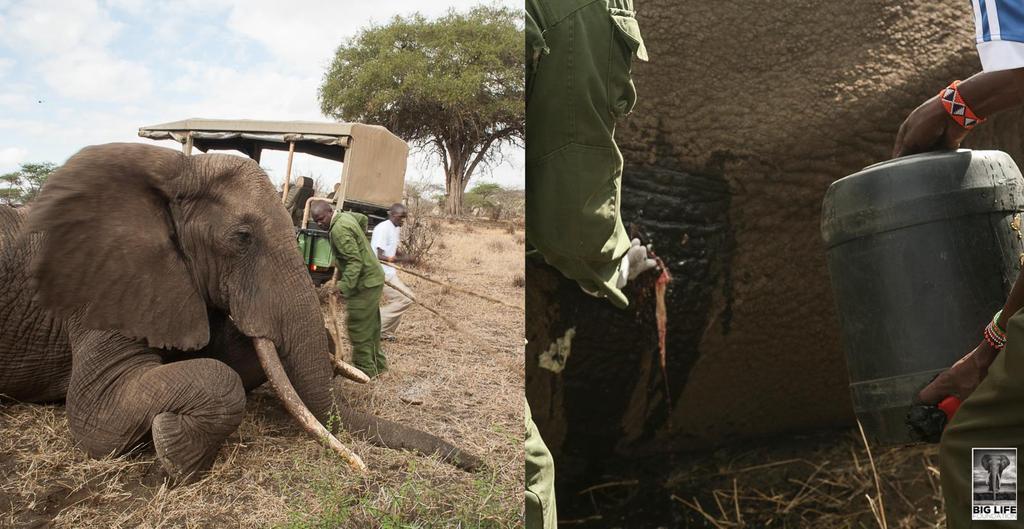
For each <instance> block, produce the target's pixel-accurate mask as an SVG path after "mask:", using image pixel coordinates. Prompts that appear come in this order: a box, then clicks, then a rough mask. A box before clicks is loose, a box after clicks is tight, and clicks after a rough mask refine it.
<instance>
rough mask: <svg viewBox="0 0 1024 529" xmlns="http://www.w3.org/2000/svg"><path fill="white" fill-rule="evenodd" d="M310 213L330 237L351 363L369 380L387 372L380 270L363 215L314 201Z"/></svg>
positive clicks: (382, 286)
mask: <svg viewBox="0 0 1024 529" xmlns="http://www.w3.org/2000/svg"><path fill="white" fill-rule="evenodd" d="M310 214H311V216H312V217H313V220H315V221H316V223H317V224H319V225H320V226H321V227H322V228H324V229H329V231H330V234H331V247H332V249H333V250H334V258H335V260H336V261H337V266H338V270H339V272H340V276H339V277H338V290H340V291H341V295H342V296H344V297H345V309H346V312H347V313H348V321H347V323H348V339H349V341H350V342H352V364H353V365H354V366H356V367H357V368H359V369H360V370H361V371H362V372H363V373H366V375H367V376H369V377H371V378H372V377H375V376H377V375H379V374H381V373H383V372H384V371H387V369H388V361H387V358H385V357H384V351H382V350H381V348H380V296H381V292H383V289H384V271H383V269H382V268H381V266H380V262H379V261H377V256H376V255H374V253H373V252H372V251H370V242H369V241H368V240H366V229H367V228H366V226H367V219H366V215H362V214H360V213H354V212H351V211H342V212H340V213H338V214H337V215H334V218H331V216H332V215H333V214H334V209H333V208H331V206H329V205H328V204H327V203H326V202H314V203H313V205H312V206H311V207H310Z"/></svg>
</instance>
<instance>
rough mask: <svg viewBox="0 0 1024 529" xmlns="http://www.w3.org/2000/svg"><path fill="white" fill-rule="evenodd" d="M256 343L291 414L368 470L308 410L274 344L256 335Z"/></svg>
mask: <svg viewBox="0 0 1024 529" xmlns="http://www.w3.org/2000/svg"><path fill="white" fill-rule="evenodd" d="M253 345H254V346H255V347H256V355H257V356H258V357H259V360H260V365H261V366H263V371H264V372H265V373H266V375H267V380H268V381H270V385H271V386H272V387H273V388H274V392H275V393H277V396H278V398H279V399H281V402H282V403H284V407H285V409H286V410H288V413H289V414H291V416H292V417H294V418H295V420H296V421H297V422H298V423H299V424H300V425H301V426H302V428H303V429H304V430H306V432H307V433H309V434H310V435H311V436H312V437H314V438H315V439H317V440H319V441H320V442H321V443H323V444H324V445H325V446H327V447H328V448H330V449H331V450H333V451H334V452H336V453H337V454H338V455H339V456H341V458H342V459H344V460H345V461H346V462H347V463H348V464H349V466H351V467H352V468H353V469H355V470H356V471H358V472H366V464H364V463H363V460H362V458H360V457H359V456H358V455H356V454H355V453H354V452H352V451H351V450H349V449H348V448H347V447H346V446H345V445H343V444H342V443H341V441H339V440H338V439H337V438H336V437H334V435H332V434H331V432H329V431H328V430H327V428H324V426H323V425H322V424H320V421H318V420H317V418H316V417H315V416H313V414H312V413H311V412H310V411H309V408H307V407H306V405H305V404H303V402H302V399H300V398H299V394H298V393H296V392H295V388H294V387H293V386H292V383H291V381H289V380H288V375H287V374H286V373H285V371H284V366H282V365H281V358H280V357H279V356H278V355H277V348H276V347H274V343H273V342H271V341H270V340H267V339H265V338H254V339H253Z"/></svg>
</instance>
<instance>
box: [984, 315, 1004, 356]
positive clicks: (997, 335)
mask: <svg viewBox="0 0 1024 529" xmlns="http://www.w3.org/2000/svg"><path fill="white" fill-rule="evenodd" d="M1002 313H1003V311H1002V310H1000V311H999V312H996V315H995V316H993V317H992V321H990V322H988V325H986V326H985V331H984V332H983V333H982V336H983V337H984V338H985V341H986V342H988V344H989V345H991V346H992V348H993V349H995V350H996V351H1002V350H1003V348H1004V347H1006V331H1004V330H1003V329H1001V328H999V323H998V321H999V315H1000V314H1002Z"/></svg>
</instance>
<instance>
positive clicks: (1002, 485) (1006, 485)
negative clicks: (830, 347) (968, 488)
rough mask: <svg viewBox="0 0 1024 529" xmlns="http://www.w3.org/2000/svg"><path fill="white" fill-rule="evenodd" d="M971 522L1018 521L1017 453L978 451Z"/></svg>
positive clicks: (1011, 450) (975, 449)
mask: <svg viewBox="0 0 1024 529" xmlns="http://www.w3.org/2000/svg"><path fill="white" fill-rule="evenodd" d="M972 452H973V457H972V458H971V459H972V461H973V463H972V464H973V466H974V468H973V470H972V474H973V476H974V479H973V480H972V481H973V482H974V483H973V484H972V489H973V491H972V492H973V497H974V501H973V505H972V510H971V518H972V519H974V520H1016V519H1017V449H1016V448H974V449H973V450H972Z"/></svg>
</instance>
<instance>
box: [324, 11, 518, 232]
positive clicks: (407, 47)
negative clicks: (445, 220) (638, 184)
mask: <svg viewBox="0 0 1024 529" xmlns="http://www.w3.org/2000/svg"><path fill="white" fill-rule="evenodd" d="M523 39H524V36H523V29H522V13H521V11H516V10H513V9H509V8H499V7H488V6H480V7H475V8H473V9H471V10H470V11H468V12H466V13H458V12H455V11H449V12H448V14H447V15H445V16H443V17H441V18H438V19H435V20H427V19H426V18H424V17H423V16H422V15H420V14H415V15H412V16H410V17H395V18H393V19H391V21H390V22H389V23H388V24H386V25H382V26H371V27H370V28H367V29H365V30H363V31H362V32H361V33H359V34H358V35H357V36H355V37H354V38H352V39H350V40H349V41H348V42H346V43H345V44H343V45H341V46H340V47H339V48H338V50H337V51H336V52H335V55H334V60H333V62H332V63H331V66H330V67H329V68H328V70H327V73H326V74H325V75H324V79H323V84H322V85H321V86H320V109H321V110H322V111H323V113H324V114H325V115H328V116H331V117H333V118H335V119H339V120H342V121H362V122H368V123H377V124H380V125H384V126H385V127H387V128H388V129H390V130H391V131H392V132H393V133H395V134H396V135H398V136H399V137H401V138H403V139H404V140H406V141H408V142H410V143H412V144H413V145H416V146H418V147H421V148H425V149H427V150H428V151H429V152H433V153H435V154H437V156H438V157H439V158H440V159H441V163H442V165H443V167H444V172H445V191H446V199H445V204H446V209H447V211H448V213H449V214H453V215H459V214H461V213H462V203H463V194H464V193H465V191H466V185H467V184H468V183H469V179H470V177H472V176H473V174H474V173H475V172H476V171H477V170H478V169H479V168H480V167H482V166H485V165H487V164H490V163H493V162H494V161H495V160H496V159H497V157H498V156H499V153H500V151H501V149H500V148H501V146H502V145H506V144H516V145H521V144H522V140H523V136H524V133H525V130H524V129H525V125H524V120H525V113H526V109H525V104H524V86H523V71H524V70H523V68H524V67H523V43H524V40H523Z"/></svg>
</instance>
